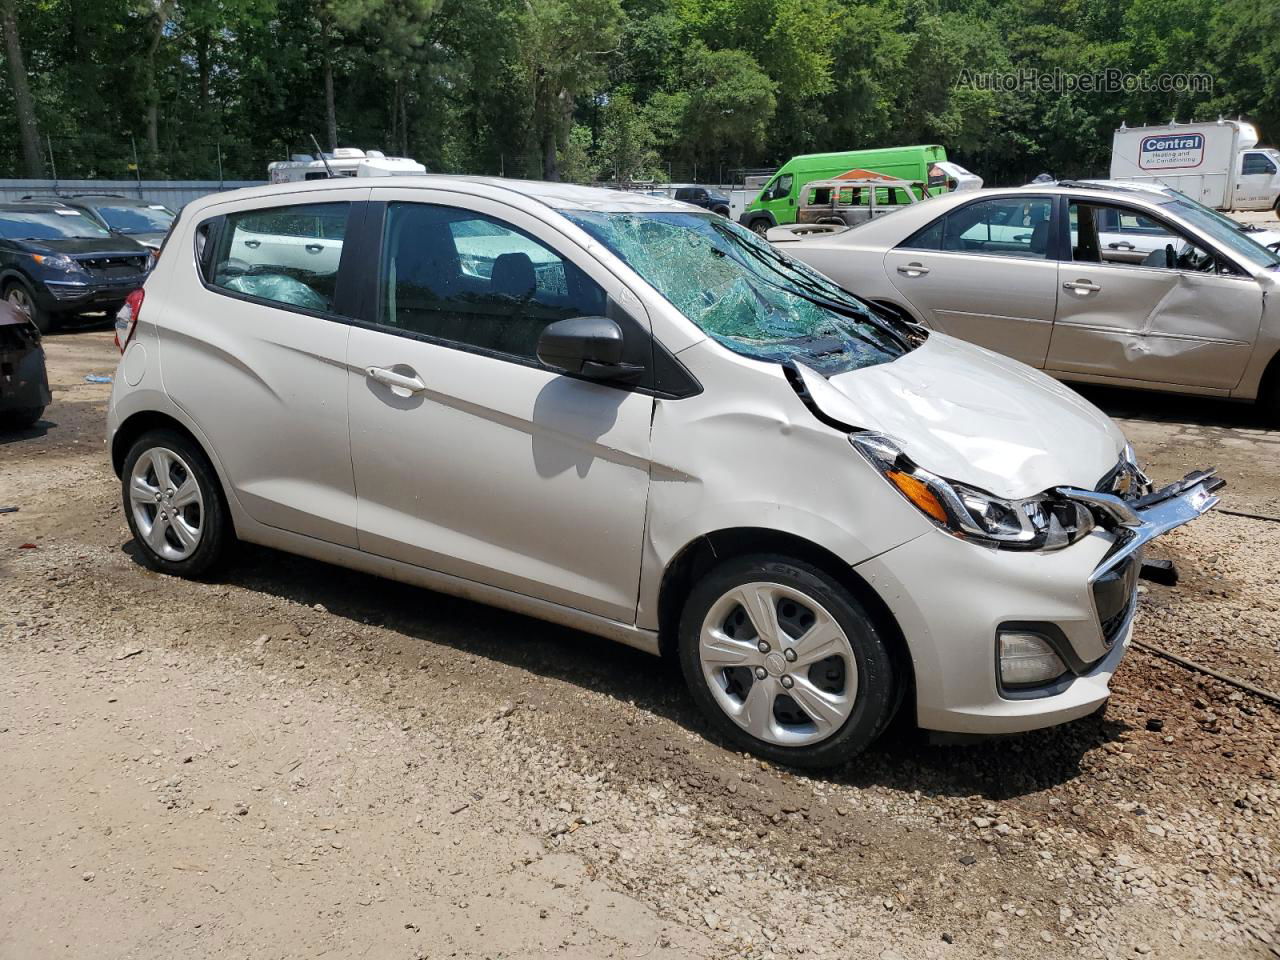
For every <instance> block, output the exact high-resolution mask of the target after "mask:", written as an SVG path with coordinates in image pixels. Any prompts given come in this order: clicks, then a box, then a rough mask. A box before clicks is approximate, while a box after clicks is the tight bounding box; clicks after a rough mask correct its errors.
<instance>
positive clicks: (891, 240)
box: [769, 181, 1280, 418]
mask: <svg viewBox="0 0 1280 960" xmlns="http://www.w3.org/2000/svg"><path fill="white" fill-rule="evenodd" d="M769 239H770V240H772V241H774V242H775V243H777V244H778V245H779V247H780V248H781V249H784V250H785V251H786V252H787V254H788V255H789V256H792V257H795V258H797V259H799V260H803V261H804V262H806V263H808V264H811V265H812V266H814V267H816V268H817V269H818V270H820V271H821V272H822V273H824V274H826V275H827V276H828V277H830V278H832V279H833V280H835V281H836V282H837V283H839V284H840V285H841V286H842V287H844V288H846V289H848V290H853V291H856V292H857V293H858V294H859V295H861V296H863V297H866V298H867V299H869V300H873V301H875V302H877V303H879V304H880V305H881V306H882V307H883V308H884V309H887V310H891V311H893V312H894V313H896V314H898V315H899V316H902V317H904V318H906V319H910V320H914V321H916V322H919V323H923V324H925V325H926V326H928V327H930V328H931V329H934V330H939V331H942V332H944V333H949V334H951V335H953V336H956V337H960V338H962V339H964V340H968V341H970V342H971V343H976V344H979V345H981V346H984V347H988V348H990V349H992V350H996V351H998V352H1000V353H1003V354H1005V355H1006V356H1010V357H1013V358H1014V359H1016V360H1021V361H1022V362H1023V363H1026V364H1029V365H1031V366H1033V367H1038V368H1040V369H1042V370H1044V371H1046V372H1047V373H1050V374H1052V375H1053V376H1055V377H1057V378H1058V379H1060V380H1068V381H1076V382H1092V383H1109V384H1115V385H1118V386H1126V387H1138V388H1143V389H1150V390H1166V391H1173V392H1179V393H1194V394H1201V395H1204V396H1216V397H1227V398H1232V399H1240V400H1256V401H1258V402H1259V403H1260V404H1261V405H1263V406H1264V407H1265V408H1266V409H1267V411H1268V413H1269V414H1270V415H1271V416H1272V417H1275V418H1280V308H1278V307H1277V304H1276V294H1277V293H1278V292H1280V273H1278V272H1277V271H1278V270H1280V254H1277V253H1276V252H1275V251H1274V250H1271V249H1268V248H1266V247H1264V246H1263V245H1261V244H1259V243H1258V242H1256V241H1255V240H1254V239H1253V237H1252V236H1250V234H1249V233H1248V232H1246V231H1245V230H1243V229H1242V228H1241V227H1240V225H1239V224H1237V223H1236V222H1234V221H1232V220H1230V219H1228V218H1227V217H1224V216H1222V215H1221V214H1220V213H1218V212H1217V211H1214V210H1210V209H1209V208H1208V207H1205V206H1203V205H1201V204H1199V203H1196V202H1195V201H1194V200H1191V199H1190V198H1188V197H1185V196H1182V195H1181V194H1176V193H1173V192H1167V193H1159V192H1154V191H1152V190H1150V189H1142V188H1137V187H1134V188H1126V187H1124V186H1123V185H1121V184H1115V183H1109V184H1107V185H1106V186H1101V185H1098V184H1090V183H1071V182H1066V181H1064V182H1060V183H1057V184H1049V185H1035V186H1029V187H1021V188H1016V189H1005V190H980V191H971V192H968V193H954V194H949V195H946V196H942V197H936V198H933V199H930V200H928V201H927V202H924V203H919V204H914V205H912V206H911V207H908V208H906V209H904V210H902V211H900V212H899V213H898V214H896V215H895V216H893V217H889V218H884V219H880V220H876V221H873V222H871V223H867V224H863V225H860V226H858V227H855V228H852V229H848V230H829V231H828V232H825V233H821V234H810V235H804V234H802V233H800V232H798V231H795V230H793V229H792V228H777V229H775V230H771V231H770V233H769Z"/></svg>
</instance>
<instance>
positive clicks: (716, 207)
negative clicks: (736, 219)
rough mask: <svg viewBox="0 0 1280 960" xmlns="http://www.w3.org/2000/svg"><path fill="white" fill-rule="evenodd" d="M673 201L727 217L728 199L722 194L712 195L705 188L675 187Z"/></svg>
mask: <svg viewBox="0 0 1280 960" xmlns="http://www.w3.org/2000/svg"><path fill="white" fill-rule="evenodd" d="M675 199H677V200H679V201H680V202H681V203H692V204H693V205H694V206H695V207H702V209H703V210H710V211H711V212H712V213H718V214H720V216H722V217H727V216H728V215H729V198H728V197H726V196H725V195H724V194H723V193H713V192H712V191H710V190H708V189H707V188H706V187H676V196H675Z"/></svg>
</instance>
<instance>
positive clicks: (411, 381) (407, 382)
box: [364, 367, 427, 397]
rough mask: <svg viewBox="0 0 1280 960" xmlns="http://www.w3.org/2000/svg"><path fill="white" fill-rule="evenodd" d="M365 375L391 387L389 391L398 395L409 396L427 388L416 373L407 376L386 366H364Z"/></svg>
mask: <svg viewBox="0 0 1280 960" xmlns="http://www.w3.org/2000/svg"><path fill="white" fill-rule="evenodd" d="M364 373H365V376H366V377H368V378H369V379H370V380H375V381H377V382H378V383H381V384H383V385H384V386H388V387H390V388H391V392H392V393H394V394H395V395H396V396H399V397H411V396H413V395H414V394H415V393H421V392H422V391H423V390H425V389H427V385H426V384H425V383H423V382H422V378H421V377H419V376H418V375H417V374H414V375H413V376H407V375H405V374H403V373H396V372H395V371H394V370H388V369H386V367H365V369H364Z"/></svg>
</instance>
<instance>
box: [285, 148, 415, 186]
mask: <svg viewBox="0 0 1280 960" xmlns="http://www.w3.org/2000/svg"><path fill="white" fill-rule="evenodd" d="M324 157H325V159H324V160H318V159H316V158H314V157H310V156H307V155H306V154H301V155H298V156H295V157H293V158H292V159H291V160H277V161H275V162H274V163H269V164H267V178H268V179H269V180H270V181H271V182H272V183H295V182H297V181H299V180H324V179H325V178H327V177H328V176H329V170H332V171H333V173H334V176H338V177H395V176H413V175H415V174H421V173H426V172H427V168H426V167H424V166H423V165H422V164H420V163H418V161H416V160H411V159H409V158H408V157H388V156H386V155H385V154H383V153H382V152H381V151H379V150H370V151H368V152H365V151H364V150H359V149H357V148H355V147H339V148H338V149H337V150H335V151H333V153H326V154H325V155H324ZM325 161H328V168H326V166H325Z"/></svg>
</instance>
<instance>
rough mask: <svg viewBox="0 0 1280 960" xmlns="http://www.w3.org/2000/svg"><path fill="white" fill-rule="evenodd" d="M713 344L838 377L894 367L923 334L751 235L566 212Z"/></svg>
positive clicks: (707, 222) (727, 226)
mask: <svg viewBox="0 0 1280 960" xmlns="http://www.w3.org/2000/svg"><path fill="white" fill-rule="evenodd" d="M565 216H567V217H568V218H569V219H570V220H572V221H573V222H574V223H576V224H577V225H578V226H580V227H582V228H583V229H584V230H586V231H587V232H588V233H589V234H591V235H592V236H593V237H595V238H596V239H597V240H599V241H600V242H601V243H603V244H604V245H605V246H606V247H608V248H609V249H610V250H611V251H613V253H615V254H616V255H617V256H618V257H620V258H621V259H622V260H624V261H625V262H626V263H627V264H628V265H629V266H630V267H631V268H632V269H633V270H635V271H636V273H638V274H640V276H641V277H643V278H644V279H645V280H646V281H647V282H648V283H649V285H650V286H652V287H653V288H654V289H655V290H657V291H658V292H659V293H660V294H662V295H663V296H664V297H666V298H667V300H669V301H670V302H671V304H672V305H673V306H674V307H675V308H676V309H677V310H679V311H680V312H681V313H683V314H684V315H685V316H686V317H688V318H689V319H690V320H692V321H693V322H694V323H696V324H697V325H698V326H699V327H700V328H701V329H702V330H704V331H705V332H706V333H707V334H708V335H709V336H711V337H713V338H714V339H715V340H717V341H718V342H719V343H721V344H723V345H724V346H726V347H728V348H729V349H730V350H734V351H736V352H738V353H741V354H745V355H746V356H749V357H754V358H755V359H758V360H768V361H772V362H775V363H785V362H787V361H790V360H798V361H800V362H802V363H804V364H806V365H807V366H810V367H812V368H813V369H815V370H817V371H818V372H819V373H821V374H824V375H826V376H832V375H834V374H837V373H843V372H845V371H847V370H856V369H858V368H861V367H869V366H874V365H875V364H879V363H888V362H889V361H891V360H894V359H896V358H898V357H900V356H902V355H903V354H904V353H906V352H907V351H908V350H910V349H912V346H913V343H912V341H914V340H918V336H919V335H918V333H916V332H915V331H910V330H909V329H908V328H907V327H906V325H905V324H901V323H898V322H897V321H896V320H892V319H889V318H886V317H883V316H881V315H879V314H877V313H873V312H872V311H871V310H870V309H868V307H867V306H866V305H865V304H863V303H862V301H860V300H858V299H857V298H856V297H854V296H852V295H850V294H848V293H846V292H845V291H843V290H841V289H840V288H839V287H837V286H836V285H835V284H833V283H832V282H831V281H829V280H827V279H826V278H825V277H823V276H821V275H820V274H818V273H817V272H815V271H814V270H812V269H810V268H809V267H807V266H805V265H804V264H801V263H798V262H796V261H795V260H792V259H791V258H789V257H786V256H784V255H783V254H781V253H779V252H778V251H777V250H776V249H775V248H774V247H772V246H770V245H769V244H768V243H766V242H765V241H763V240H761V239H759V238H758V237H756V235H755V234H753V233H752V232H751V231H750V230H746V229H744V228H743V227H740V226H738V225H737V224H735V223H732V222H730V221H728V220H726V219H725V218H724V217H720V216H717V215H715V214H709V213H601V212H595V211H576V210H575V211H566V212H565Z"/></svg>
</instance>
